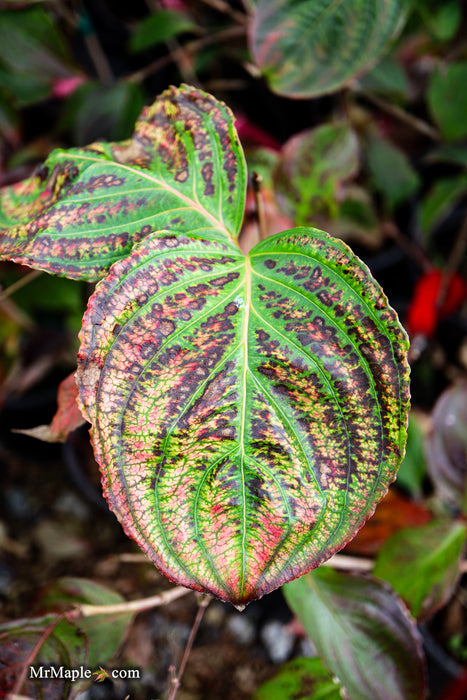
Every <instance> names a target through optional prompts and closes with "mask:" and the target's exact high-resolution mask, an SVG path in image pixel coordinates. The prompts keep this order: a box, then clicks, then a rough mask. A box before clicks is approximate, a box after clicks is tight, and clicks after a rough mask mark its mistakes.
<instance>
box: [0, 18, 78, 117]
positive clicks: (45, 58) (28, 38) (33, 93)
mask: <svg viewBox="0 0 467 700" xmlns="http://www.w3.org/2000/svg"><path fill="white" fill-rule="evenodd" d="M0 46H1V47H2V50H1V53H0V87H3V88H4V89H6V90H7V91H9V92H10V93H11V94H12V95H14V97H15V99H16V100H17V102H18V104H19V105H20V106H24V105H28V104H31V103H33V102H36V101H38V100H41V99H44V98H45V97H48V96H49V94H50V93H51V90H52V86H53V83H54V81H55V80H56V79H58V78H65V77H68V76H70V75H72V70H71V56H70V53H69V51H68V48H67V45H66V43H65V41H64V39H63V37H62V35H61V33H60V31H59V30H58V28H57V27H56V25H55V24H54V23H53V21H52V19H51V16H50V14H49V13H48V12H47V11H46V10H45V9H44V8H42V7H39V6H30V7H26V8H24V9H22V10H16V11H14V10H11V11H9V10H5V11H3V12H2V13H1V21H0Z"/></svg>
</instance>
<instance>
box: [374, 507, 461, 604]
mask: <svg viewBox="0 0 467 700" xmlns="http://www.w3.org/2000/svg"><path fill="white" fill-rule="evenodd" d="M465 534H466V529H465V525H463V524H462V523H460V522H453V521H442V520H441V521H433V522H431V523H428V524H427V525H424V526H423V527H417V528H407V529H405V530H402V531H401V532H398V533H397V534H395V535H394V536H393V537H391V538H390V539H389V540H388V541H387V542H386V543H385V544H384V546H383V548H382V549H381V551H380V553H379V555H378V558H377V560H376V564H375V567H374V569H373V573H374V575H375V576H378V577H379V578H382V579H384V580H385V581H388V582H389V583H390V584H391V585H392V587H393V588H394V590H395V591H397V593H399V595H400V596H401V597H402V598H403V599H404V600H405V602H406V603H407V604H408V606H409V608H410V610H411V612H412V614H413V615H415V616H416V617H422V618H423V617H428V616H431V615H432V614H433V613H434V612H436V610H437V609H438V608H440V607H441V606H442V605H444V603H446V602H447V601H448V600H449V598H450V596H451V595H452V592H453V590H454V587H455V585H456V583H457V580H458V578H459V575H460V569H459V559H460V557H461V555H462V551H463V548H464V543H465Z"/></svg>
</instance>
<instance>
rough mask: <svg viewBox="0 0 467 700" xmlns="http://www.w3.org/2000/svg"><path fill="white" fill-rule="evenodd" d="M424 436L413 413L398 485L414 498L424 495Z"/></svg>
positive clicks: (398, 473)
mask: <svg viewBox="0 0 467 700" xmlns="http://www.w3.org/2000/svg"><path fill="white" fill-rule="evenodd" d="M423 441H424V434H423V431H422V429H421V427H420V424H419V421H418V420H417V417H416V414H414V413H413V411H412V412H411V413H410V414H409V425H408V430H407V443H406V446H405V456H404V459H403V460H402V463H401V466H400V467H399V471H398V472H397V485H398V486H402V488H403V489H405V490H406V491H408V492H409V493H410V494H411V495H412V496H413V497H414V498H420V497H421V495H422V484H423V480H424V478H425V476H426V461H425V452H424V449H423Z"/></svg>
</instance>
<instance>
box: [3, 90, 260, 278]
mask: <svg viewBox="0 0 467 700" xmlns="http://www.w3.org/2000/svg"><path fill="white" fill-rule="evenodd" d="M245 182H246V176H245V165H244V158H243V152H242V150H241V147H240V145H239V143H238V138H237V134H236V131H235V128H234V126H233V119H232V115H231V112H230V110H229V109H228V108H227V107H226V106H225V105H223V104H222V103H220V102H218V101H217V100H216V99H215V98H214V97H212V96H211V95H208V94H207V93H205V92H202V91H201V90H197V89H195V88H191V87H188V86H182V87H181V88H180V89H175V88H171V89H170V90H168V91H166V92H164V93H163V94H162V95H161V96H160V97H159V98H158V99H157V100H156V101H155V102H154V104H153V105H151V106H150V107H146V108H145V110H144V111H143V113H142V115H141V117H140V119H139V121H138V122H137V124H136V128H135V133H134V136H133V138H132V139H131V140H129V141H126V142H122V143H109V144H105V143H95V144H92V145H91V146H89V147H87V148H82V149H74V150H68V151H62V150H56V151H54V152H53V153H52V154H51V155H50V156H49V158H48V159H47V161H46V162H45V164H44V166H43V167H42V168H40V170H39V171H38V172H37V174H36V175H35V176H34V177H32V178H30V179H29V180H25V181H24V182H20V183H18V184H16V185H13V186H11V187H6V188H4V189H3V190H1V191H0V259H9V260H15V261H16V262H20V263H23V264H26V265H30V266H31V267H34V268H36V269H41V270H45V271H47V272H52V273H54V274H59V275H65V276H67V277H72V278H75V279H78V278H83V279H88V280H96V279H99V278H101V277H102V276H103V275H104V274H105V273H106V271H107V270H108V268H109V267H110V266H111V264H112V263H114V262H115V261H116V260H118V259H120V258H122V257H126V256H127V255H128V253H129V252H130V250H131V248H132V246H133V245H134V244H135V243H136V242H137V241H139V240H140V239H142V238H144V237H145V236H147V235H148V234H149V233H152V232H154V231H158V230H161V229H166V230H172V229H174V230H176V231H178V232H182V233H187V234H190V236H192V237H202V238H204V239H210V240H219V241H226V240H232V239H235V237H236V236H237V234H238V232H239V229H240V225H241V222H242V218H243V210H244V201H245Z"/></svg>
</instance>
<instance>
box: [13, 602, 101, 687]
mask: <svg viewBox="0 0 467 700" xmlns="http://www.w3.org/2000/svg"><path fill="white" fill-rule="evenodd" d="M87 655H88V644H87V637H86V636H85V635H83V634H82V633H81V632H80V630H79V629H78V627H77V626H76V625H74V624H72V623H71V622H69V621H68V620H67V619H66V618H65V617H64V616H62V615H57V614H54V613H52V614H50V615H45V616H43V617H38V618H31V619H20V620H15V621H14V622H11V623H7V624H4V625H1V626H0V697H9V696H10V694H11V695H22V696H27V697H28V698H34V699H36V698H37V700H64V699H65V698H68V696H69V693H70V687H71V682H70V680H69V679H66V678H61V679H60V678H59V679H56V678H54V679H40V678H30V667H31V666H34V667H35V668H38V667H39V666H47V667H50V666H51V665H53V666H65V667H67V668H79V666H80V665H81V664H85V663H86V661H87Z"/></svg>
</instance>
